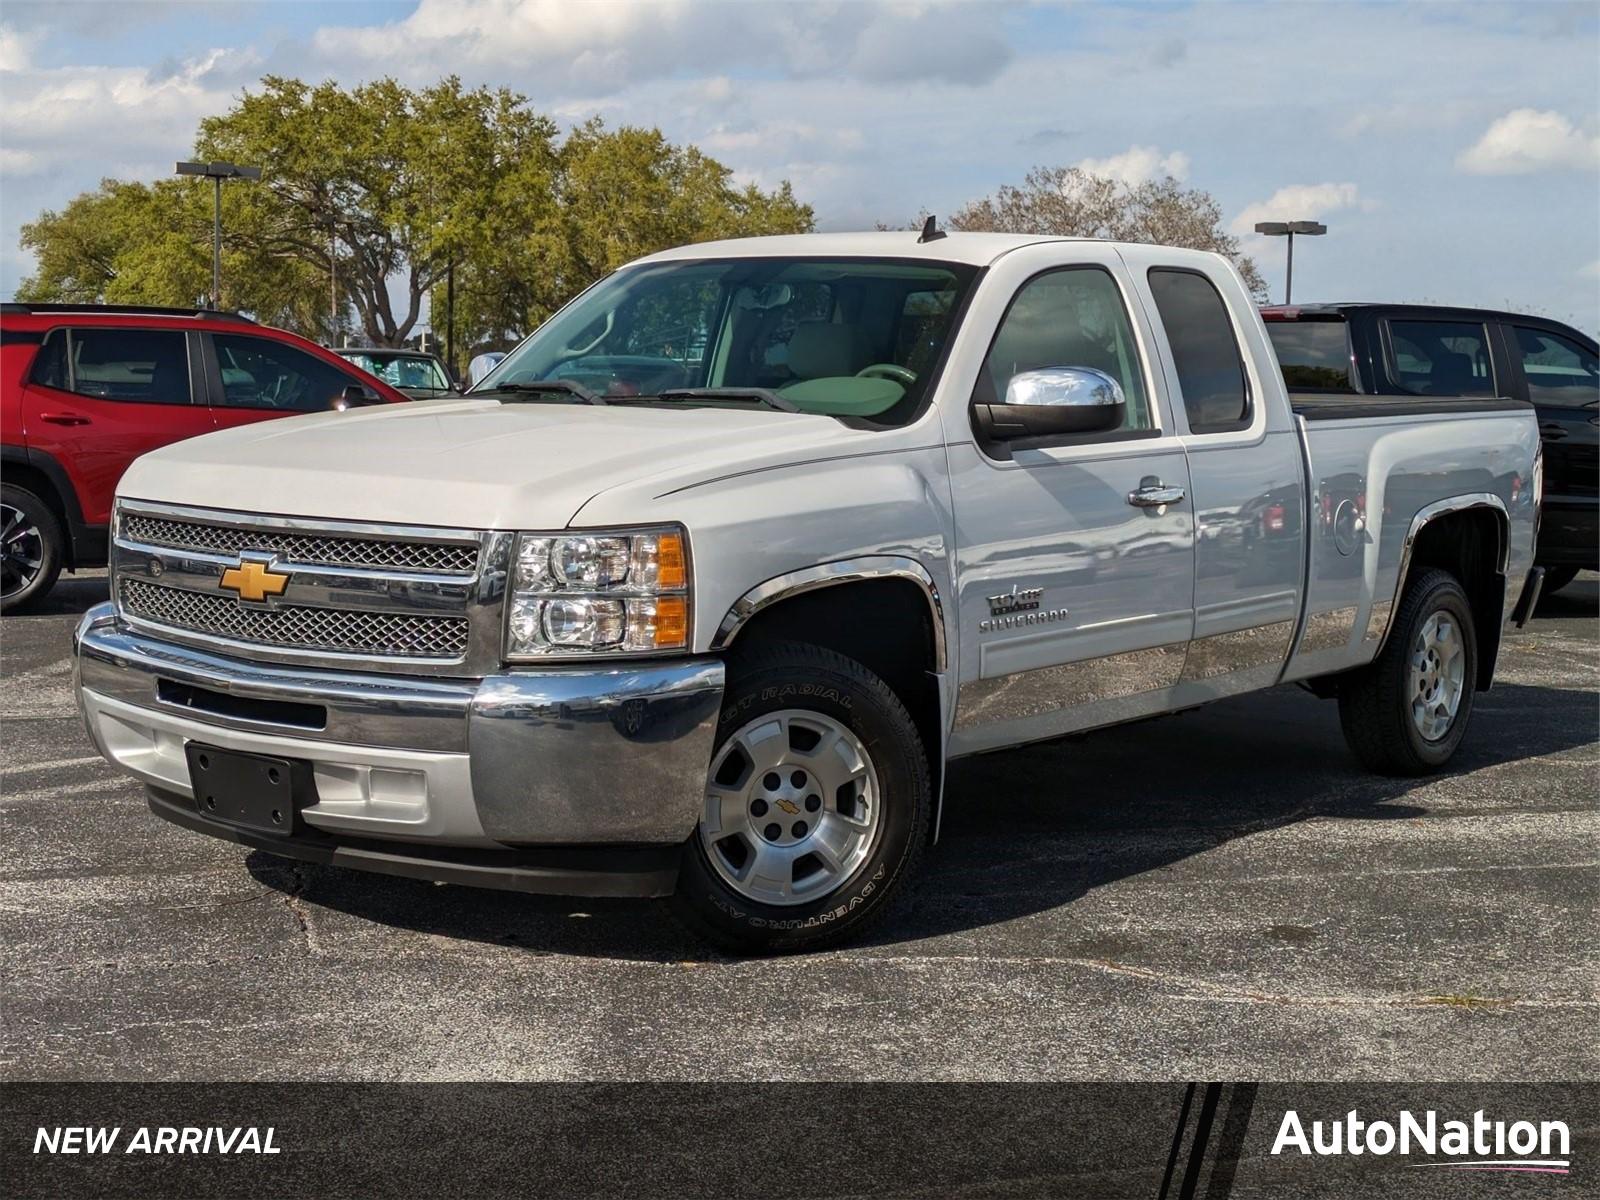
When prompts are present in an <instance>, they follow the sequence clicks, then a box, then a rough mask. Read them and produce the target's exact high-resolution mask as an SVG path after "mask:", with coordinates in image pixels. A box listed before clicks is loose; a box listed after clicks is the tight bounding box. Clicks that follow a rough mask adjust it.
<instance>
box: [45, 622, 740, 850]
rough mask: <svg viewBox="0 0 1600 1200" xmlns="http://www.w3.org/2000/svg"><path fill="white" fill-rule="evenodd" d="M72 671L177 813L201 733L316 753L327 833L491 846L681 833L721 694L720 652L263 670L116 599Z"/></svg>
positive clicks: (86, 705)
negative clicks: (408, 667) (532, 665)
mask: <svg viewBox="0 0 1600 1200" xmlns="http://www.w3.org/2000/svg"><path fill="white" fill-rule="evenodd" d="M73 677H74V690H75V692H76V694H77V697H78V704H79V707H80V708H81V710H82V712H83V717H84V723H85V725H86V726H87V728H88V731H89V736H90V738H91V739H92V740H93V741H94V743H95V747H96V749H98V750H99V751H100V753H101V754H103V755H104V756H105V757H106V758H107V759H109V760H110V761H112V762H114V763H116V764H118V765H120V766H122V767H123V768H124V769H126V770H127V771H129V772H131V773H132V774H134V775H136V776H138V777H139V778H140V779H142V780H144V781H145V782H146V783H147V784H149V785H150V786H151V787H152V788H153V789H155V790H156V791H157V792H158V793H160V794H161V795H162V796H163V797H165V801H164V802H165V803H166V804H167V805H168V806H170V805H171V803H172V802H173V800H174V799H175V798H176V799H178V800H181V799H183V798H188V799H189V800H190V802H191V803H192V798H193V791H192V788H191V785H190V780H189V771H188V764H187V762H186V759H185V755H184V745H185V743H186V742H190V741H198V742H204V743H206V744H209V745H215V746H220V747H223V748H226V749H231V750H238V751H243V752H251V753H260V754H270V755H274V756H278V757H284V758H294V759H302V760H305V761H307V762H309V763H310V764H311V766H312V771H313V775H314V778H315V781H316V792H317V799H316V803H314V804H311V805H309V806H308V807H306V808H305V809H303V810H301V815H302V816H303V817H304V819H305V823H306V824H307V825H308V826H310V827H311V831H312V833H313V835H315V836H323V835H326V836H327V837H333V838H346V839H352V838H353V839H366V840H368V841H372V842H382V843H412V844H415V843H419V842H426V843H431V844H434V845H438V846H449V847H459V848H466V849H472V850H487V851H498V850H503V849H504V848H505V847H507V846H512V847H529V846H538V847H553V846H587V847H594V846H619V845H633V846H640V845H656V846H659V845H667V844H674V843H679V842H682V841H683V840H684V839H686V838H687V837H688V836H689V835H690V833H692V832H693V830H694V827H695V823H696V822H697V821H698V819H699V815H700V811H701V808H702V805H703V804H704V797H705V778H706V768H707V766H708V764H709V763H710V761H711V752H712V749H713V745H712V742H713V738H714V735H715V729H716V720H717V714H718V711H719V709H720V707H721V703H722V688H723V667H722V663H721V661H720V660H718V659H711V658H690V659H682V660H678V661H671V662H667V661H662V662H640V663H623V664H616V665H600V666H587V667H561V668H555V669H544V670H528V671H507V672H505V673H503V674H498V675H491V676H488V677H487V678H484V679H448V678H440V677H437V676H431V677H405V676H399V675H393V674H383V675H378V674H356V673H353V672H349V671H332V670H323V669H312V668H301V667H285V666H281V665H266V664H261V663H253V662H247V661H244V660H242V659H237V658H232V657H224V656H222V655H218V654H214V653H211V652H209V651H204V650H199V649H195V648H192V647H187V646H178V645H175V644H173V643H170V642H164V641H159V640H157V639H155V638H152V637H150V636H148V635H146V634H142V633H136V632H134V631H132V630H130V629H129V628H128V627H127V626H125V625H122V624H121V623H119V622H118V620H117V618H116V614H115V610H114V608H113V606H112V605H110V604H102V605H98V606H96V607H95V608H93V609H91V610H90V611H89V612H88V613H87V614H85V616H84V618H83V620H82V622H81V623H80V624H79V626H78V629H77V633H76V634H75V635H74V638H73ZM158 811H161V810H159V809H158ZM163 815H166V814H165V813H163ZM195 819H196V820H198V821H200V822H201V823H202V824H203V823H204V819H203V818H201V817H199V815H198V814H195ZM184 823H186V824H191V825H193V824H194V822H191V821H185V822H184ZM284 840H285V841H289V840H291V839H284ZM286 852H287V851H286Z"/></svg>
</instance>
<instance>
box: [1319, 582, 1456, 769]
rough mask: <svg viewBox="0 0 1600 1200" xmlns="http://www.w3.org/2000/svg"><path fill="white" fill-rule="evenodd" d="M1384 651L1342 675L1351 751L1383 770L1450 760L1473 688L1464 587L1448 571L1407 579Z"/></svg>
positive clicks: (1434, 765) (1343, 721)
mask: <svg viewBox="0 0 1600 1200" xmlns="http://www.w3.org/2000/svg"><path fill="white" fill-rule="evenodd" d="M1394 620H1395V623H1394V628H1393V629H1391V630H1390V631H1389V640H1388V643H1387V644H1386V645H1385V646H1384V648H1383V652H1382V653H1381V654H1379V655H1378V657H1377V659H1376V660H1375V661H1374V662H1373V663H1372V664H1371V665H1370V666H1368V667H1366V668H1364V669H1363V670H1362V671H1360V672H1359V673H1357V674H1355V675H1354V676H1352V677H1350V678H1349V679H1347V680H1346V681H1345V683H1344V686H1343V687H1342V688H1341V690H1340V692H1339V719H1340V723H1341V724H1342V725H1343V726H1344V735H1345V740H1346V741H1347V742H1348V743H1349V744H1350V748H1351V749H1352V750H1353V751H1355V754H1356V757H1357V758H1359V759H1360V760H1361V761H1362V763H1364V764H1365V765H1366V766H1367V767H1369V768H1370V769H1372V770H1374V771H1378V772H1380V773H1382V774H1385V775H1426V774H1428V773H1429V772H1432V771H1437V770H1438V769H1439V768H1440V767H1442V766H1444V765H1445V763H1447V762H1449V761H1450V757H1451V755H1453V754H1454V753H1455V752H1456V747H1457V746H1459V745H1460V744H1461V739H1462V737H1463V735H1464V734H1465V733H1466V729H1467V722H1468V720H1469V719H1470V718H1471V716H1472V697H1473V692H1474V689H1475V688H1476V686H1477V674H1478V637H1477V629H1476V627H1475V626H1474V625H1473V621H1472V608H1471V606H1470V605H1469V604H1468V603H1467V596H1466V593H1465V592H1463V591H1462V590H1461V585H1460V584H1459V583H1457V582H1456V580H1455V577H1454V576H1453V575H1451V574H1450V573H1449V572H1447V571H1440V570H1431V569H1430V570H1426V571H1423V572H1422V573H1421V574H1420V575H1418V577H1417V578H1416V579H1415V580H1413V581H1412V583H1411V586H1410V587H1408V588H1407V589H1406V594H1405V597H1404V598H1403V599H1402V601H1401V603H1400V608H1399V611H1398V612H1396V614H1395V618H1394Z"/></svg>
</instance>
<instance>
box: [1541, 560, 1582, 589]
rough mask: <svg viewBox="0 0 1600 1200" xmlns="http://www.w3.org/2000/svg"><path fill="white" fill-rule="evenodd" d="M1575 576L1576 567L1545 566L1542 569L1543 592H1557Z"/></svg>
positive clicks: (1576, 575)
mask: <svg viewBox="0 0 1600 1200" xmlns="http://www.w3.org/2000/svg"><path fill="white" fill-rule="evenodd" d="M1577 577H1578V568H1577V567H1546V568H1545V569H1544V592H1543V594H1544V595H1546V596H1548V595H1551V594H1552V593H1554V592H1559V591H1560V590H1561V589H1562V588H1564V587H1566V586H1567V584H1569V583H1571V582H1572V581H1573V580H1574V579H1576V578H1577Z"/></svg>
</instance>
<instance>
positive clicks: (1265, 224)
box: [1256, 221, 1328, 304]
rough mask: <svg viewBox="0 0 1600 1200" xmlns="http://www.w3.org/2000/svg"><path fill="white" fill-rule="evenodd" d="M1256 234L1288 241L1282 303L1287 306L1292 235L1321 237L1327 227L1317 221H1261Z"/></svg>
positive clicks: (1291, 288)
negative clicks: (1287, 257) (1287, 261)
mask: <svg viewBox="0 0 1600 1200" xmlns="http://www.w3.org/2000/svg"><path fill="white" fill-rule="evenodd" d="M1256 232H1257V233H1261V234H1265V235H1266V236H1267V237H1287V238H1288V239H1289V264H1288V270H1287V271H1286V272H1285V273H1284V277H1283V302H1284V303H1285V304H1288V303H1289V297H1290V295H1291V293H1293V291H1294V235H1295V234H1297V233H1300V234H1304V235H1305V236H1306V237H1321V236H1322V235H1323V234H1325V233H1327V232H1328V227H1327V226H1326V225H1323V224H1322V223H1321V222H1318V221H1262V222H1260V223H1259V224H1257V225H1256Z"/></svg>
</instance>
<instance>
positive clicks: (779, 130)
mask: <svg viewBox="0 0 1600 1200" xmlns="http://www.w3.org/2000/svg"><path fill="white" fill-rule="evenodd" d="M698 141H699V144H700V146H701V147H702V148H703V149H706V150H709V151H711V152H712V153H713V154H717V155H734V154H749V153H750V152H752V151H757V150H759V151H762V152H764V157H767V158H773V157H777V156H780V155H787V154H792V153H794V152H795V151H796V150H799V149H801V148H805V149H807V150H809V151H811V152H813V153H814V152H815V151H816V150H817V149H818V148H822V149H826V150H833V151H844V152H846V153H853V152H855V151H857V150H860V149H861V148H862V147H863V146H864V145H865V144H866V139H865V138H864V137H863V136H862V134H861V131H860V130H859V129H852V128H849V127H841V126H829V127H828V128H826V129H819V128H818V127H817V126H815V125H810V124H807V123H806V122H804V121H787V120H778V121H768V122H765V123H763V124H759V125H739V126H728V125H718V126H716V127H714V128H713V129H712V130H711V131H710V132H709V133H707V134H706V135H705V136H704V137H702V138H700V139H698Z"/></svg>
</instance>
